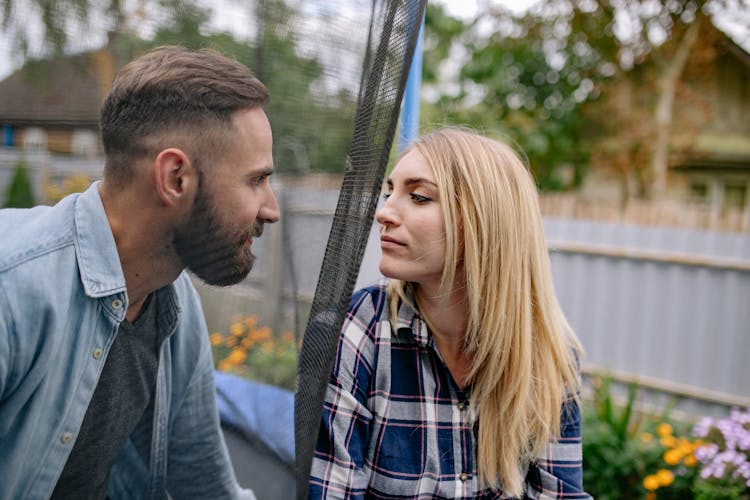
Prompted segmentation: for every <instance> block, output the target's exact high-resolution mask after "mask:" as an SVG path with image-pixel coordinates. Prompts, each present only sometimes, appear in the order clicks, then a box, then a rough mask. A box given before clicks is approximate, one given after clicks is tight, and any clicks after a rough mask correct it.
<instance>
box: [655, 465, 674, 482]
mask: <svg viewBox="0 0 750 500" xmlns="http://www.w3.org/2000/svg"><path fill="white" fill-rule="evenodd" d="M656 478H657V479H658V480H659V486H669V485H670V484H672V483H673V482H674V474H673V473H672V471H671V470H667V469H661V470H660V471H658V472H657V473H656Z"/></svg>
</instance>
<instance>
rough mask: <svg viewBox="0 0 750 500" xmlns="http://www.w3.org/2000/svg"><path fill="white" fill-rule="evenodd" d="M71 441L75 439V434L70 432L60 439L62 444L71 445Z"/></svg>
mask: <svg viewBox="0 0 750 500" xmlns="http://www.w3.org/2000/svg"><path fill="white" fill-rule="evenodd" d="M71 439H73V434H72V433H70V432H66V433H65V434H63V435H62V437H61V438H60V442H61V443H62V444H68V443H70V440H71Z"/></svg>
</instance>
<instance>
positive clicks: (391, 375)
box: [309, 281, 591, 499]
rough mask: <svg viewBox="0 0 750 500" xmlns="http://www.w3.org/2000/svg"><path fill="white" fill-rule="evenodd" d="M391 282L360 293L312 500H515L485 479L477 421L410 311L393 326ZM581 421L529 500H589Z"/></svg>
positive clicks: (326, 416)
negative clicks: (584, 484) (484, 486)
mask: <svg viewBox="0 0 750 500" xmlns="http://www.w3.org/2000/svg"><path fill="white" fill-rule="evenodd" d="M385 287H386V281H382V282H380V283H379V284H377V285H375V286H372V287H369V288H365V289H363V290H360V291H358V292H357V293H356V294H355V295H354V297H353V298H352V301H351V305H350V307H349V311H348V314H347V317H346V318H345V320H344V325H343V327H342V335H341V337H340V339H339V345H338V350H337V353H336V359H335V362H334V366H333V371H332V374H331V380H330V382H329V384H328V390H327V393H326V400H325V403H324V406H323V416H322V423H321V431H320V435H319V436H318V442H317V447H316V450H315V455H314V458H313V464H312V471H311V475H310V490H309V498H311V499H317V498H342V499H355V498H409V499H427V498H478V499H499V498H509V497H508V496H507V495H504V494H503V492H502V491H496V490H487V489H485V490H482V489H480V488H481V487H480V484H479V481H478V479H477V467H476V451H475V444H474V432H473V430H474V426H475V425H476V422H477V415H476V412H475V411H474V409H473V408H472V407H470V405H469V395H468V394H467V393H465V392H462V391H461V390H460V389H459V388H458V387H457V385H456V384H455V382H454V381H453V379H452V377H451V375H450V372H449V371H448V369H447V367H446V366H445V363H444V362H443V360H442V358H441V357H440V354H439V353H438V351H437V348H436V347H435V343H434V341H433V339H432V336H431V335H430V334H429V333H428V330H427V325H426V324H425V323H424V321H422V318H421V317H420V315H419V313H418V312H417V311H415V310H414V308H412V307H411V306H410V305H409V304H407V303H402V304H401V306H400V307H399V311H398V319H397V325H396V327H397V329H398V334H397V335H393V332H392V331H391V325H390V323H389V312H388V300H387V296H386V290H385ZM581 460H582V457H581V434H580V413H579V411H578V408H577V406H575V405H568V406H567V407H566V411H564V412H563V417H562V438H561V439H560V440H559V441H557V442H553V443H550V444H549V446H548V447H547V449H546V452H545V453H544V454H543V456H540V457H538V458H537V459H536V460H535V461H534V462H533V463H532V464H531V467H530V469H529V472H528V474H527V476H526V498H536V499H588V498H591V497H590V496H589V495H587V494H586V493H585V492H583V488H582V484H581V483H582V467H581Z"/></svg>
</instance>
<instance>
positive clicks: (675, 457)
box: [664, 448, 683, 465]
mask: <svg viewBox="0 0 750 500" xmlns="http://www.w3.org/2000/svg"><path fill="white" fill-rule="evenodd" d="M682 455H683V454H682V453H681V452H680V449H679V448H675V449H672V450H667V451H665V452H664V462H665V463H666V464H667V465H677V464H678V463H680V460H681V459H682Z"/></svg>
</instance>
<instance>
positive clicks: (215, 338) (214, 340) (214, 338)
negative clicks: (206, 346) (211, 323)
mask: <svg viewBox="0 0 750 500" xmlns="http://www.w3.org/2000/svg"><path fill="white" fill-rule="evenodd" d="M208 339H209V340H210V341H211V345H220V344H221V342H222V341H223V340H224V337H223V336H222V335H221V334H220V333H218V332H214V333H212V334H211V335H209V336H208Z"/></svg>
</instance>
